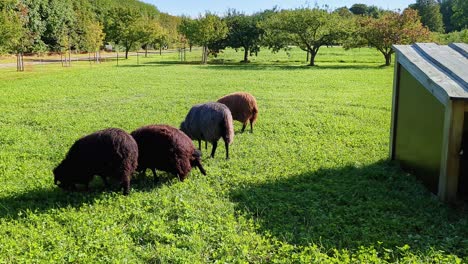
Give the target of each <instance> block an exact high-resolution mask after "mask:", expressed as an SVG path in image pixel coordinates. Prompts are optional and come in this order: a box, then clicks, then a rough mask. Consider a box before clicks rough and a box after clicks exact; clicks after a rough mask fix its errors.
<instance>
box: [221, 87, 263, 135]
mask: <svg viewBox="0 0 468 264" xmlns="http://www.w3.org/2000/svg"><path fill="white" fill-rule="evenodd" d="M218 103H222V104H225V105H226V106H227V107H228V108H229V110H231V114H232V118H233V119H234V120H237V121H240V122H242V124H243V125H242V132H244V130H245V127H246V126H247V122H248V121H250V132H251V133H253V123H254V122H255V121H256V120H257V114H258V106H257V101H256V100H255V97H253V95H251V94H249V93H246V92H236V93H232V94H228V95H226V96H224V97H221V98H220V99H218Z"/></svg>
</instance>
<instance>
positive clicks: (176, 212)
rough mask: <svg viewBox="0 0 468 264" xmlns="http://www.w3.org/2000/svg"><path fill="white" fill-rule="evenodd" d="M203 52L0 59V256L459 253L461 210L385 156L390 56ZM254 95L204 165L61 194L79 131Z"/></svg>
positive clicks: (236, 259)
mask: <svg viewBox="0 0 468 264" xmlns="http://www.w3.org/2000/svg"><path fill="white" fill-rule="evenodd" d="M199 53H200V52H199V51H196V52H195V51H194V52H192V53H188V54H187V58H188V62H187V63H178V62H177V54H166V55H163V56H159V55H152V56H150V57H148V58H139V60H140V61H139V64H140V65H136V58H131V59H130V60H128V61H120V62H119V67H116V62H115V61H114V62H107V63H102V64H100V65H94V64H92V65H90V64H89V63H86V62H84V63H76V64H74V65H73V66H72V67H71V68H62V67H60V66H57V65H40V66H34V67H28V68H27V69H26V72H23V73H17V72H15V69H12V68H10V69H0V113H1V115H0V183H1V184H0V262H1V263H52V262H55V263H65V262H72V263H206V262H218V263H327V262H329V263H346V262H348V263H386V262H401V263H421V262H423V263H461V262H468V213H467V212H466V211H463V210H462V209H456V208H451V207H449V206H447V205H445V204H442V203H440V202H439V201H438V200H437V199H436V198H435V197H434V196H433V195H432V194H430V193H429V192H428V191H427V190H426V189H425V188H424V187H423V186H422V185H421V184H420V183H418V182H417V181H416V180H415V179H414V177H413V176H411V175H408V174H406V173H404V172H402V171H401V170H400V169H399V168H398V167H397V165H395V164H393V163H390V162H389V161H388V160H387V157H388V144H389V126H390V110H391V94H392V78H393V68H392V67H382V66H381V65H382V64H383V62H384V60H383V56H381V55H380V54H379V53H378V52H376V51H374V50H369V49H359V50H353V51H343V50H342V49H341V48H322V50H321V51H320V52H319V55H318V56H317V61H316V63H317V65H318V66H317V67H307V66H305V64H306V63H305V54H304V53H303V52H300V51H297V50H293V51H291V52H290V53H289V54H286V53H284V52H281V53H278V54H271V53H270V52H269V51H266V50H262V51H261V52H260V53H259V56H258V57H253V58H251V61H252V63H250V64H241V63H239V61H240V60H241V59H242V52H238V53H236V52H234V51H227V52H226V53H224V54H221V55H220V56H219V57H218V58H216V60H212V62H213V61H215V62H216V63H212V64H209V65H199V64H198V63H197V60H199V59H200V55H201V54H199ZM241 90H242V91H248V92H250V93H252V94H253V95H255V96H256V98H257V102H258V105H259V109H260V112H259V118H258V122H257V124H256V126H255V127H254V130H255V131H254V133H253V134H251V133H243V134H241V133H240V129H241V124H240V123H238V122H236V123H235V131H236V135H235V138H234V143H233V144H232V146H231V149H230V154H231V159H230V160H228V161H226V160H225V159H224V147H223V144H220V146H219V147H218V151H217V154H216V157H215V158H214V159H211V158H209V157H208V156H209V151H205V150H203V154H204V157H203V164H204V167H205V169H206V170H207V173H208V175H207V176H203V175H201V173H200V172H199V171H198V170H195V169H194V170H193V171H192V172H191V174H190V175H189V178H188V179H187V180H186V181H185V182H178V181H177V180H175V179H174V178H173V177H172V176H170V175H168V174H165V173H162V172H159V176H160V177H161V178H162V180H161V181H160V184H157V185H153V181H152V180H153V179H152V174H151V172H149V171H148V172H147V177H146V178H143V179H138V181H137V182H136V183H135V184H133V185H132V191H131V194H130V195H129V196H127V197H125V196H123V195H122V194H121V192H109V191H103V190H102V185H101V182H100V181H99V179H96V181H95V182H94V183H93V187H94V188H93V189H94V190H95V191H93V192H90V193H67V192H64V191H62V190H60V189H59V188H57V187H56V186H55V185H54V184H53V175H52V169H53V168H54V167H55V166H56V165H57V164H58V163H59V162H60V161H61V160H62V159H63V157H64V156H65V154H66V152H67V151H68V149H69V147H70V146H71V145H72V144H73V142H74V141H75V140H76V139H78V138H79V137H81V136H83V135H86V134H88V133H91V132H93V131H96V130H99V129H103V128H107V127H120V128H123V129H125V130H127V131H129V132H130V131H132V130H134V129H136V128H138V127H140V126H142V125H146V124H152V123H156V124H160V123H165V124H170V125H173V126H176V127H178V126H179V124H180V122H181V121H182V120H183V119H184V117H185V115H186V114H187V112H188V110H189V109H190V107H191V106H192V105H194V104H197V103H201V102H207V101H215V100H216V99H217V98H219V97H221V96H222V95H225V94H227V93H230V92H234V91H241Z"/></svg>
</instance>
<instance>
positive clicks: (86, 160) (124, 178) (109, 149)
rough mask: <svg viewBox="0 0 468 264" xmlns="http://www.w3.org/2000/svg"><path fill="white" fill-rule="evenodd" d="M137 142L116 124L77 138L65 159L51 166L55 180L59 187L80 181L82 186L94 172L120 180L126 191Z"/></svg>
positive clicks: (89, 180) (66, 186)
mask: <svg viewBox="0 0 468 264" xmlns="http://www.w3.org/2000/svg"><path fill="white" fill-rule="evenodd" d="M137 162H138V145H137V144H136V142H135V140H134V139H133V137H131V136H130V135H129V134H128V133H127V132H125V131H123V130H122V129H118V128H108V129H104V130H100V131H97V132H95V133H92V134H90V135H87V136H84V137H82V138H80V139H78V140H77V141H76V142H75V143H74V144H73V146H71V148H70V150H69V151H68V153H67V156H66V157H65V159H64V160H63V161H62V162H61V163H60V164H59V165H58V166H57V167H56V168H55V169H54V176H55V184H56V185H58V186H59V187H61V188H63V189H72V190H74V189H75V188H76V186H75V184H84V185H85V186H86V189H88V185H89V183H90V182H91V180H92V179H93V177H94V175H99V176H101V177H102V180H103V181H104V184H105V185H106V186H109V184H108V181H107V178H111V179H116V180H119V181H120V184H121V187H122V188H123V193H124V195H127V194H128V193H129V189H130V179H131V176H132V173H133V172H134V171H135V169H136V168H137V165H138V164H137Z"/></svg>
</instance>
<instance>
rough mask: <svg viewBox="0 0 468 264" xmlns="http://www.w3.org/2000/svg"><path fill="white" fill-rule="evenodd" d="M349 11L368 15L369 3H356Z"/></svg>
mask: <svg viewBox="0 0 468 264" xmlns="http://www.w3.org/2000/svg"><path fill="white" fill-rule="evenodd" d="M349 11H351V13H353V14H355V15H366V14H367V5H365V4H354V5H352V6H351V7H350V8H349Z"/></svg>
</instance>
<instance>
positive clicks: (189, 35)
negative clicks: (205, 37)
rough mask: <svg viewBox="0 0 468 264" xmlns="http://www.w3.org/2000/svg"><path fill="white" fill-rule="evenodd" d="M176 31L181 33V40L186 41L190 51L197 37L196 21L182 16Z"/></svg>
mask: <svg viewBox="0 0 468 264" xmlns="http://www.w3.org/2000/svg"><path fill="white" fill-rule="evenodd" d="M178 31H179V33H180V34H181V35H183V36H184V38H183V40H182V41H183V42H185V41H186V42H187V43H188V45H189V47H190V51H192V46H193V44H194V43H195V41H196V37H197V36H196V34H197V23H196V21H195V20H193V19H191V18H189V17H183V18H182V21H181V23H180V24H179V26H178Z"/></svg>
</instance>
